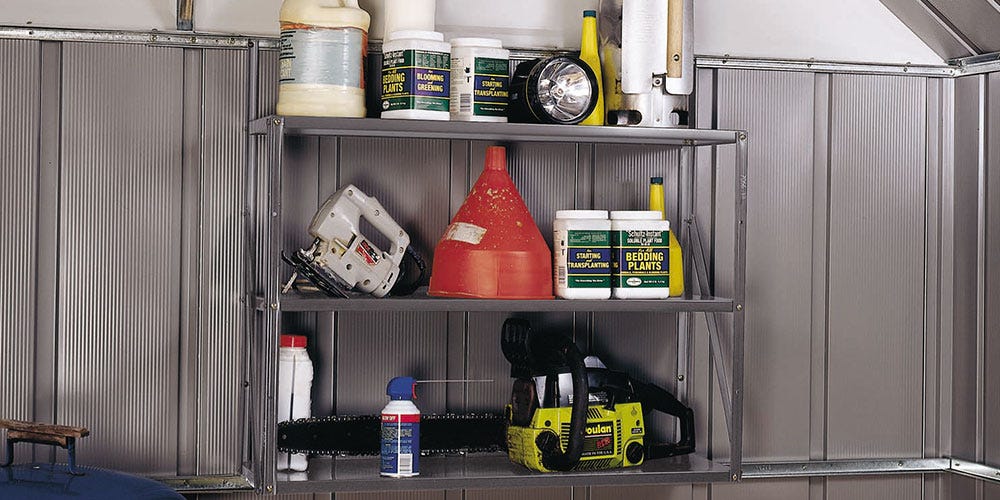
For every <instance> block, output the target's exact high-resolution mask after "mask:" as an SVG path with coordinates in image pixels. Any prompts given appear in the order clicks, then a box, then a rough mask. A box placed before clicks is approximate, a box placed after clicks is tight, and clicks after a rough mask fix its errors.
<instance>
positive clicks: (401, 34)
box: [386, 30, 444, 42]
mask: <svg viewBox="0 0 1000 500" xmlns="http://www.w3.org/2000/svg"><path fill="white" fill-rule="evenodd" d="M395 40H430V41H432V42H443V41H444V33H438V32H437V31H424V30H400V31H393V32H392V33H389V37H388V39H387V40H386V41H390V42H391V41H395Z"/></svg>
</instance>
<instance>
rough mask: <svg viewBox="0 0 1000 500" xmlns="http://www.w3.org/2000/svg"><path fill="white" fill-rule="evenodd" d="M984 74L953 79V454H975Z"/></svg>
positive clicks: (972, 457) (970, 456)
mask: <svg viewBox="0 0 1000 500" xmlns="http://www.w3.org/2000/svg"><path fill="white" fill-rule="evenodd" d="M982 85H983V77H982V76H970V77H964V78H959V79H957V80H956V81H955V187H954V196H955V207H954V220H952V221H946V223H949V222H950V223H951V224H952V226H953V227H954V232H955V235H954V245H955V249H954V263H955V269H954V277H953V280H954V281H953V283H954V286H953V289H954V295H953V300H954V322H953V325H954V333H953V335H954V339H953V344H954V347H953V359H954V372H953V379H954V380H953V387H952V405H951V410H950V411H951V413H952V447H951V453H952V455H953V456H956V457H960V458H965V459H974V458H975V456H976V440H977V436H976V400H977V399H976V377H977V373H976V362H975V360H976V359H977V346H976V329H977V325H976V320H977V311H978V303H977V293H978V292H977V288H976V287H977V279H978V273H979V272H980V270H979V268H978V261H977V259H978V238H979V224H978V220H979V196H978V195H979V155H980V149H981V147H982V145H981V144H980V128H981V123H980V119H981V117H982V113H981V111H982V107H981V106H982V104H981V102H982V101H981V92H982V91H983V89H982Z"/></svg>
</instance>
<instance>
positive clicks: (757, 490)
mask: <svg viewBox="0 0 1000 500" xmlns="http://www.w3.org/2000/svg"><path fill="white" fill-rule="evenodd" d="M711 488H712V496H711V498H712V500H779V499H780V500H807V499H808V498H809V480H807V479H793V480H787V479H786V480H773V479H767V480H753V481H743V482H741V483H732V484H725V483H720V484H713V485H711Z"/></svg>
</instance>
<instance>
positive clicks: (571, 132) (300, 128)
mask: <svg viewBox="0 0 1000 500" xmlns="http://www.w3.org/2000/svg"><path fill="white" fill-rule="evenodd" d="M276 120H284V126H285V128H284V131H285V134H286V135H307V136H341V137H395V138H412V139H458V140H475V141H479V140H481V141H501V142H508V141H509V142H582V143H606V144H649V145H666V146H712V145H719V144H733V143H735V142H736V141H737V139H738V137H739V134H740V132H739V131H735V130H705V129H685V128H652V127H611V126H608V127H583V126H576V125H538V124H528V123H486V122H458V121H455V122H453V121H434V120H381V119H378V118H318V117H307V116H286V117H279V116H269V117H265V118H259V119H257V120H254V121H252V122H251V123H250V133H252V134H265V133H267V130H268V127H269V125H271V124H273V123H274V122H275V121H276Z"/></svg>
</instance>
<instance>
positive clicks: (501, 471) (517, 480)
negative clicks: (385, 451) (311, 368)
mask: <svg viewBox="0 0 1000 500" xmlns="http://www.w3.org/2000/svg"><path fill="white" fill-rule="evenodd" d="M378 470H379V458H378V457H344V458H341V457H337V458H330V457H315V458H312V459H310V460H309V470H308V471H307V472H302V473H297V474H285V473H279V474H278V484H277V492H278V493H314V492H332V491H373V490H378V491H389V490H397V491H398V490H407V491H408V490H429V489H434V490H438V489H482V488H501V487H502V488H514V487H521V486H526V487H545V486H596V485H615V484H627V485H637V484H663V483H709V482H720V481H729V480H730V478H729V474H730V472H729V468H728V467H727V466H725V465H722V464H718V463H714V462H711V461H709V460H706V459H705V458H703V457H700V456H698V455H685V456H682V457H671V458H664V459H658V460H651V461H649V462H646V463H644V464H643V465H641V466H639V467H630V468H626V469H616V470H607V471H596V472H559V473H546V474H543V473H540V472H534V471H530V470H528V469H526V468H524V467H522V466H520V465H515V464H513V463H511V461H510V460H508V459H507V455H506V454H472V455H465V456H434V457H421V458H420V475H419V476H417V477H412V478H405V479H395V478H384V477H380V476H379V474H378Z"/></svg>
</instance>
